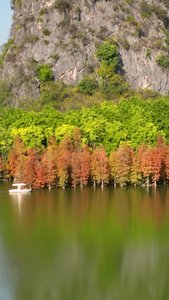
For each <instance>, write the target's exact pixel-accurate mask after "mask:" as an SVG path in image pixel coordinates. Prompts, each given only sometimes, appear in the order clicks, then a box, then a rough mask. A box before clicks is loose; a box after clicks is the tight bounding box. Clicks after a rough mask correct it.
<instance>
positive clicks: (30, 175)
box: [24, 149, 38, 187]
mask: <svg viewBox="0 0 169 300" xmlns="http://www.w3.org/2000/svg"><path fill="white" fill-rule="evenodd" d="M37 162H38V155H37V152H36V151H35V150H33V149H29V150H28V152H27V160H26V164H25V170H24V171H25V181H26V183H27V184H29V185H31V186H32V187H34V183H35V180H36V175H37V174H36V169H37Z"/></svg>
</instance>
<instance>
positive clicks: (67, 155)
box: [57, 137, 73, 188]
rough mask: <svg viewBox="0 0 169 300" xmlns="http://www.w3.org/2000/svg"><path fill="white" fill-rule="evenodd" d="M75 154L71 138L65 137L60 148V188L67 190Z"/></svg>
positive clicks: (58, 164)
mask: <svg viewBox="0 0 169 300" xmlns="http://www.w3.org/2000/svg"><path fill="white" fill-rule="evenodd" d="M72 152H73V143H72V140H71V139H70V138H69V137H65V138H64V139H63V140H62V141H61V142H60V145H59V147H58V162H57V168H58V179H59V186H61V187H63V188H65V186H66V184H67V182H68V181H69V176H70V160H71V154H72Z"/></svg>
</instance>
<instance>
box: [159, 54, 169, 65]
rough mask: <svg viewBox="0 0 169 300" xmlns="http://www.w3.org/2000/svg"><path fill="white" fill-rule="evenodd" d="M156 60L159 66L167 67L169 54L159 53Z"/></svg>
mask: <svg viewBox="0 0 169 300" xmlns="http://www.w3.org/2000/svg"><path fill="white" fill-rule="evenodd" d="M156 62H157V63H158V65H160V66H161V67H164V68H168V67H169V56H166V55H164V54H160V55H158V56H157V57H156Z"/></svg>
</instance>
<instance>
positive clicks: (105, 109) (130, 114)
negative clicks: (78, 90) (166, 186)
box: [0, 97, 169, 188]
mask: <svg viewBox="0 0 169 300" xmlns="http://www.w3.org/2000/svg"><path fill="white" fill-rule="evenodd" d="M168 120H169V100H167V99H164V98H161V99H158V100H155V101H154V100H147V101H143V100H141V99H140V98H138V97H132V98H130V99H128V100H126V99H123V100H121V101H120V102H119V103H118V104H113V103H111V102H109V101H105V102H104V103H102V104H101V105H94V106H93V107H92V108H91V109H89V108H87V107H83V108H82V109H81V110H68V111H66V112H65V113H61V112H59V111H57V110H55V109H54V108H53V107H51V106H44V107H43V109H42V111H40V112H34V111H30V112H27V111H25V110H23V109H15V108H8V109H2V110H1V112H0V122H1V133H0V155H1V171H3V172H4V171H5V174H6V176H10V175H11V176H12V177H13V178H15V179H16V180H21V179H22V180H26V182H29V180H27V179H26V178H25V176H26V175H25V174H26V173H27V172H28V171H27V170H29V169H31V170H32V172H33V170H34V169H36V172H35V173H36V174H37V172H39V173H38V174H41V175H36V176H35V175H34V176H35V177H36V178H38V176H41V178H42V179H43V184H42V183H41V184H40V185H39V184H38V183H37V184H35V183H30V184H32V185H33V186H34V187H35V188H36V187H43V186H46V185H49V184H50V185H54V184H57V185H59V186H65V185H66V184H72V185H76V184H81V185H85V184H87V183H88V182H89V181H91V180H92V181H94V182H97V183H98V184H99V183H101V182H102V184H103V183H106V184H107V183H109V182H110V181H111V180H113V178H114V179H115V181H117V182H118V183H119V184H126V183H129V182H133V183H143V182H144V180H145V178H147V176H148V177H149V178H150V179H151V180H153V181H154V180H155V179H154V178H155V177H154V176H155V175H154V173H153V172H154V171H152V169H151V168H152V166H150V169H151V170H150V171H147V172H149V173H148V175H147V173H146V171H145V170H144V167H143V165H144V164H143V162H142V165H141V161H144V160H145V159H147V158H149V160H148V161H149V164H151V163H153V164H154V163H155V162H154V161H153V158H152V157H158V155H159V156H160V158H159V157H158V160H159V161H160V162H159V170H160V171H158V174H156V180H159V179H164V178H162V176H161V173H160V172H162V170H161V168H162V166H163V168H164V162H163V163H162V162H161V160H162V159H163V160H164V158H165V159H166V160H165V164H166V167H165V172H164V170H163V173H165V174H167V172H168V171H167V169H166V168H167V166H168V165H167V159H168V156H167V155H168V154H167V153H168V146H167V144H168V143H169V121H168ZM159 134H160V136H161V139H162V140H163V142H161V143H163V152H162V151H161V150H160V151H157V139H158V136H159ZM51 139H52V140H51ZM51 141H52V142H51ZM143 143H144V144H145V146H143ZM140 149H142V150H140ZM18 151H19V152H18ZM50 151H51V152H50ZM115 153H116V154H115ZM162 153H163V156H161V155H162ZM143 154H145V155H143ZM31 155H32V156H33V157H32V156H31ZM83 155H84V157H83ZM99 155H100V156H99ZM99 157H100V158H99ZM50 159H52V161H51V162H49V161H50ZM53 159H54V162H53ZM58 159H59V160H58ZM99 160H100V163H103V164H105V165H104V166H103V169H104V172H103V171H98V168H102V167H101V166H99V165H97V164H98V163H99ZM115 160H116V165H117V164H120V163H121V164H122V166H123V172H124V170H125V168H124V164H126V163H127V166H126V168H127V171H126V172H127V173H126V174H124V176H123V177H122V179H119V177H118V176H121V175H118V176H117V177H113V176H115V175H113V174H116V173H117V170H116V171H115V166H113V162H112V161H115ZM122 160H125V162H124V161H123V162H122ZM156 160H157V158H156ZM126 161H127V162H126ZM152 161H153V162H152ZM134 163H136V166H134V167H133V164H134ZM31 164H35V165H34V166H32V167H31ZM50 164H51V167H50V168H51V170H53V167H52V165H53V164H54V165H55V167H54V170H53V171H51V172H52V174H53V175H50V176H49V177H50V178H53V179H50V180H47V179H46V178H47V177H46V176H48V175H47V174H46V171H47V168H48V167H49V166H50ZM81 164H82V165H81ZM145 165H146V168H149V167H148V162H147V163H145ZM19 166H22V172H21V171H16V170H19V169H18V168H20V167H19ZM23 166H24V168H25V169H24V168H23ZM44 166H45V167H44ZM80 166H81V167H80ZM116 167H117V166H116ZM37 168H38V171H37ZM78 168H80V170H81V171H80V170H79V169H78ZM118 168H122V167H120V166H119V167H118ZM131 168H138V170H137V171H135V172H136V173H137V176H136V175H133V174H134V173H132V174H131ZM110 169H111V171H110ZM112 169H113V170H114V171H112ZM23 170H24V171H23ZM100 170H101V169H100ZM20 172H21V174H20ZM78 172H82V173H83V172H84V173H85V175H84V174H81V175H79V173H78ZM97 172H101V173H102V172H103V173H104V175H103V174H102V175H96V173H97ZM119 172H120V171H119ZM132 172H134V171H132ZM28 173H30V172H28ZM18 174H19V175H18ZM99 174H100V173H99ZM110 174H111V176H110ZM159 174H160V175H159ZM22 176H23V177H22ZM97 176H100V177H97ZM76 177H77V178H78V179H77V178H76ZM81 177H83V178H84V181H83V180H82V179H79V178H81ZM163 177H165V179H168V176H167V175H165V176H163ZM31 178H34V177H33V175H32V176H31ZM133 178H135V179H133ZM37 180H41V179H37ZM33 182H35V180H33ZM82 182H83V184H82ZM84 182H85V184H84Z"/></svg>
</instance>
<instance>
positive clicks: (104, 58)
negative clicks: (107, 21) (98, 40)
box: [96, 42, 119, 68]
mask: <svg viewBox="0 0 169 300" xmlns="http://www.w3.org/2000/svg"><path fill="white" fill-rule="evenodd" d="M96 56H97V57H98V58H100V59H101V63H102V64H103V65H105V66H113V67H114V68H115V67H116V66H117V64H118V62H119V55H118V51H117V47H116V46H115V45H110V44H109V43H108V42H105V43H104V45H102V46H100V48H99V49H98V50H97V51H96Z"/></svg>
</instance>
